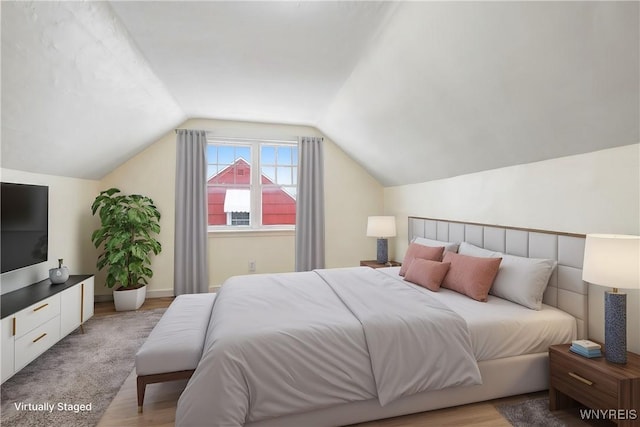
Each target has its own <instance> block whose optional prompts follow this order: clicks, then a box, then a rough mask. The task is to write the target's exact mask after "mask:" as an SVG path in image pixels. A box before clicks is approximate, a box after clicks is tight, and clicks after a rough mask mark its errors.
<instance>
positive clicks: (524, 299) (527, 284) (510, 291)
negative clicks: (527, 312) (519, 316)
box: [490, 255, 558, 310]
mask: <svg viewBox="0 0 640 427" xmlns="http://www.w3.org/2000/svg"><path fill="white" fill-rule="evenodd" d="M557 264H558V263H557V262H556V261H554V260H550V259H538V258H523V257H519V256H515V255H502V263H501V264H500V270H499V271H498V276H497V277H496V280H495V281H494V282H493V287H492V288H491V291H490V292H491V294H492V295H495V296H497V297H500V298H504V299H506V300H509V301H511V302H515V303H516V304H520V305H523V306H525V307H528V308H531V309H533V310H540V309H541V308H542V297H543V294H544V291H545V289H546V288H547V284H548V283H549V278H550V277H551V274H552V273H553V269H554V268H556V265H557Z"/></svg>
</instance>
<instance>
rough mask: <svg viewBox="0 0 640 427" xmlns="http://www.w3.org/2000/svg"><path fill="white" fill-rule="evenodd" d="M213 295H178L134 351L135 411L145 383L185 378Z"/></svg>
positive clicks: (196, 355)
mask: <svg viewBox="0 0 640 427" xmlns="http://www.w3.org/2000/svg"><path fill="white" fill-rule="evenodd" d="M215 297H216V294H191V295H180V296H178V297H177V298H176V299H175V300H174V301H173V302H172V303H171V305H170V306H169V308H167V311H166V312H165V313H164V315H163V316H162V318H161V319H160V321H159V322H158V324H157V325H156V326H155V327H154V328H153V330H152V331H151V333H150V334H149V337H148V338H147V340H146V341H145V343H144V344H143V345H142V347H140V350H138V353H137V354H136V374H137V376H138V381H137V382H138V412H142V403H143V401H144V393H145V389H146V386H147V384H154V383H159V382H166V381H175V380H180V379H188V378H190V377H191V375H192V374H193V372H194V371H195V369H196V367H197V366H198V362H199V361H200V357H201V356H202V349H203V347H204V341H205V336H206V332H207V327H208V325H209V318H210V317H211V309H212V307H213V301H214V299H215Z"/></svg>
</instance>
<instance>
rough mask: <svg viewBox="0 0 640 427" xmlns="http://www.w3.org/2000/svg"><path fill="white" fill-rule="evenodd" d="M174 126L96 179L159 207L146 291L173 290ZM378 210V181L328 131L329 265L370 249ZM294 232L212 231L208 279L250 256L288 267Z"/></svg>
mask: <svg viewBox="0 0 640 427" xmlns="http://www.w3.org/2000/svg"><path fill="white" fill-rule="evenodd" d="M180 128H185V129H186V128H189V129H204V130H207V131H210V132H211V133H212V134H213V135H215V136H224V137H245V138H264V139H291V138H296V137H297V136H324V135H322V134H321V133H320V132H319V131H318V130H317V129H315V128H312V127H308V126H293V125H280V124H265V123H250V122H237V121H225V120H212V119H192V120H188V121H187V122H185V123H184V124H183V125H181V126H180ZM175 140H176V136H175V133H174V132H173V130H172V131H170V132H169V133H167V134H166V135H165V136H163V137H162V138H161V139H160V140H159V141H157V142H156V143H154V144H153V145H151V146H150V147H149V148H147V149H146V150H145V151H143V152H142V153H140V154H139V155H137V156H135V157H133V158H132V159H130V160H129V161H127V162H126V163H124V164H123V165H121V166H120V167H119V168H117V169H116V170H114V171H113V172H112V173H110V174H109V175H107V176H106V177H105V178H104V179H102V180H101V182H100V189H106V188H109V187H112V186H115V187H118V188H120V189H121V190H122V191H125V192H137V193H141V194H145V195H147V196H149V197H151V198H152V199H153V200H154V201H155V203H156V205H157V206H158V208H159V210H160V212H161V214H162V219H161V224H160V225H161V228H162V231H161V233H160V238H159V240H160V242H161V243H162V248H163V249H162V253H161V254H160V255H158V256H157V257H154V258H153V261H152V269H153V271H154V277H153V278H152V279H151V281H150V283H149V287H148V292H149V296H160V295H171V294H172V293H173V255H174V252H173V243H174V221H175V215H174V209H175V207H174V205H175V184H174V180H175V169H176V168H175V163H176V149H175ZM382 210H383V189H382V186H381V185H380V184H379V183H378V182H377V181H376V180H375V179H373V178H372V177H371V176H370V175H369V174H368V173H366V172H365V171H364V169H363V168H362V167H360V166H359V165H358V164H357V163H355V162H354V161H353V160H352V159H351V158H349V157H348V156H347V155H346V154H345V153H344V152H343V151H342V150H341V149H340V148H338V147H337V146H336V145H335V144H334V143H333V142H332V141H331V140H330V139H328V138H326V137H325V217H326V234H325V238H326V266H327V267H345V266H357V265H358V263H359V261H360V260H361V259H367V258H372V257H375V240H374V239H370V238H367V237H366V236H365V234H366V223H367V216H368V215H377V214H381V213H382ZM294 250H295V236H294V232H246V233H243V232H218V233H210V234H209V282H210V283H209V285H210V287H216V286H219V285H220V284H221V283H222V282H223V281H224V280H225V279H227V278H228V277H230V276H234V275H239V274H248V273H249V271H248V262H249V261H255V263H256V272H257V273H274V272H285V271H293V269H294V262H295V258H294ZM103 283H104V275H103V274H102V273H100V274H98V276H97V277H96V294H103V295H106V294H108V293H109V292H110V291H109V290H107V289H105V288H103V287H102V284H103Z"/></svg>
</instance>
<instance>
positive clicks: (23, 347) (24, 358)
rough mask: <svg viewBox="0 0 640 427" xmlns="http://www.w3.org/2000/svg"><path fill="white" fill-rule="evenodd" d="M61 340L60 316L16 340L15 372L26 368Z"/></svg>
mask: <svg viewBox="0 0 640 427" xmlns="http://www.w3.org/2000/svg"><path fill="white" fill-rule="evenodd" d="M59 340H60V316H56V317H54V318H53V319H51V320H49V321H48V322H45V323H44V324H43V325H40V326H38V327H36V328H35V329H34V330H32V331H30V332H27V333H26V334H24V335H23V336H22V337H20V338H18V339H16V346H15V351H16V355H15V364H16V366H15V370H16V371H19V370H20V369H22V368H24V367H25V366H27V365H28V364H29V362H31V361H32V360H33V359H35V358H36V357H38V356H40V355H41V354H42V353H44V352H45V351H46V350H48V349H49V348H50V347H51V346H52V345H54V344H55V343H57V342H58V341H59Z"/></svg>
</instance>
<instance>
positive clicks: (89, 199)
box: [0, 169, 98, 294]
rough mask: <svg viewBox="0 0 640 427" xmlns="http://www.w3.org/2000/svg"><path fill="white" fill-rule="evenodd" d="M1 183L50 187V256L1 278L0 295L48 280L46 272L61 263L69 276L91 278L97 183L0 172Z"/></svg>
mask: <svg viewBox="0 0 640 427" xmlns="http://www.w3.org/2000/svg"><path fill="white" fill-rule="evenodd" d="M0 173H1V174H2V181H4V182H17V183H21V184H35V185H46V186H48V187H49V252H48V257H47V258H48V260H47V261H46V262H43V263H40V264H36V265H34V266H31V267H25V268H21V269H18V270H14V271H9V272H7V273H4V274H2V276H0V280H1V282H0V283H1V284H0V293H2V294H5V293H7V292H11V291H14V290H16V289H19V288H22V287H24V286H27V285H30V284H32V283H35V282H38V281H40V280H44V279H46V278H48V277H49V269H50V268H54V267H57V266H58V258H63V259H64V265H66V266H67V267H69V271H70V273H71V274H94V273H95V270H96V268H95V265H96V257H97V251H96V249H95V248H94V247H93V244H92V243H91V233H92V232H93V230H94V228H95V227H96V226H97V222H96V221H95V220H94V218H93V217H92V216H91V204H92V203H93V199H94V198H95V196H96V195H97V189H98V181H92V180H84V179H76V178H64V177H58V176H53V175H42V174H35V173H29V172H22V171H17V170H12V169H0Z"/></svg>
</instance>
